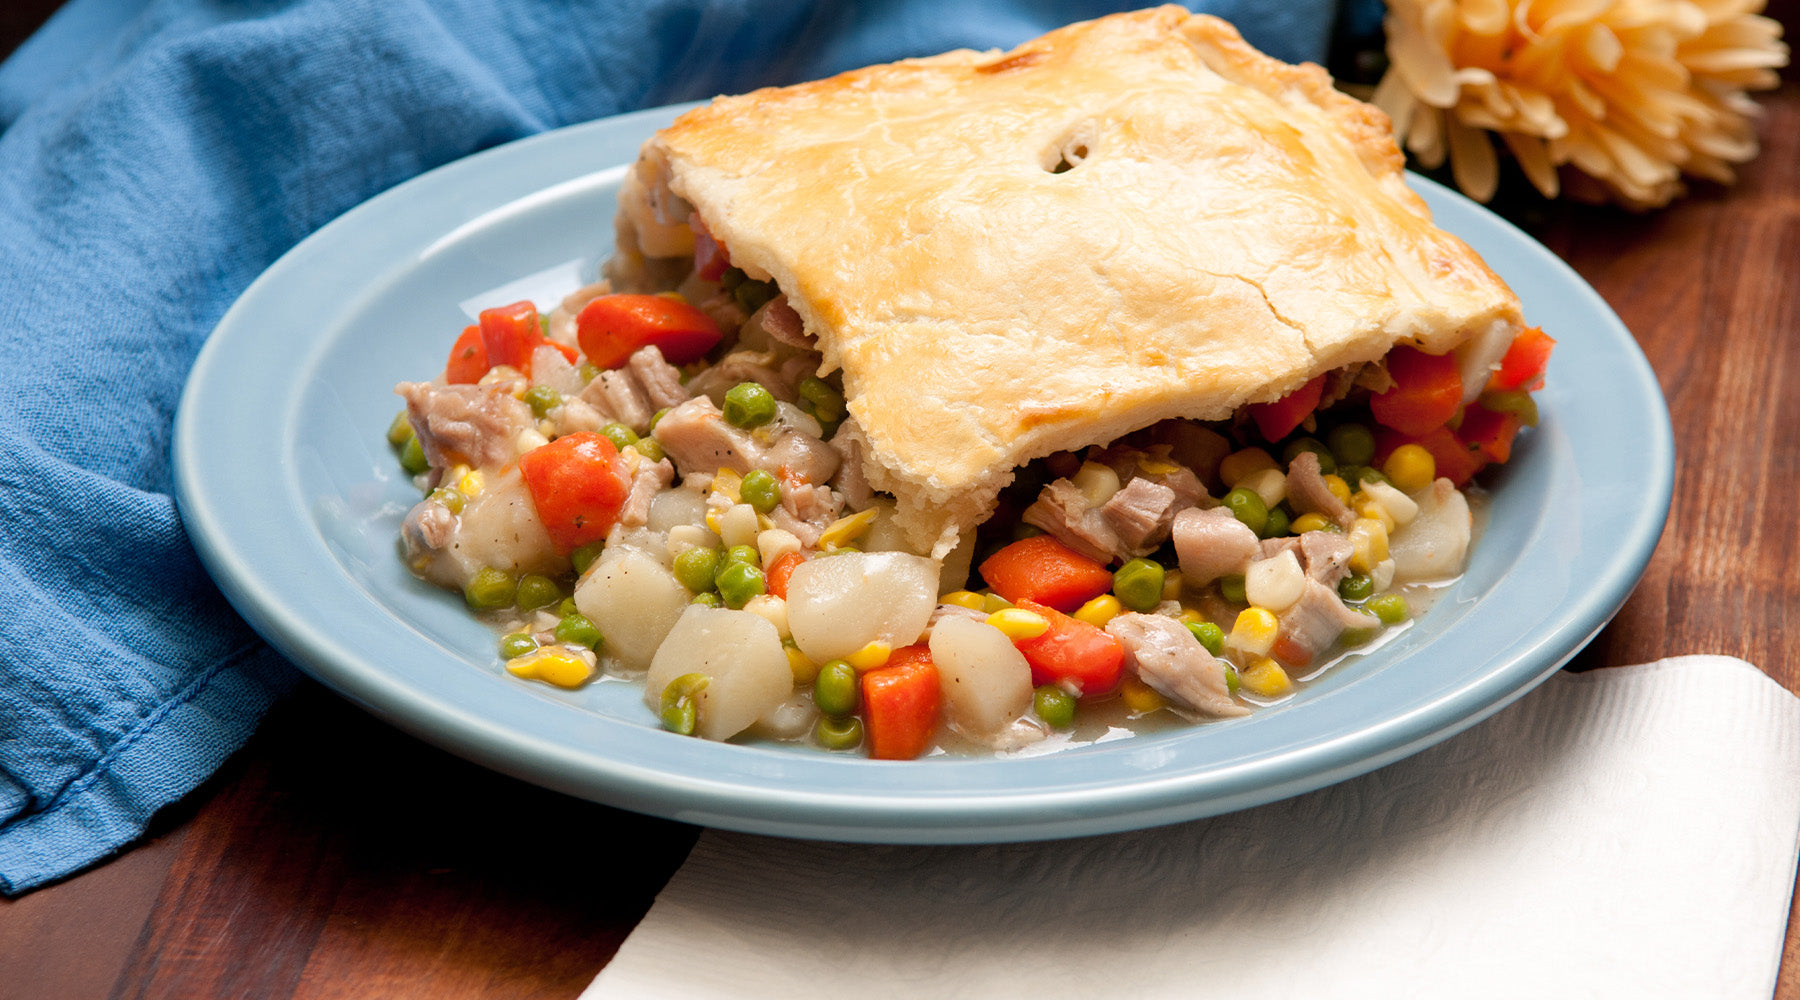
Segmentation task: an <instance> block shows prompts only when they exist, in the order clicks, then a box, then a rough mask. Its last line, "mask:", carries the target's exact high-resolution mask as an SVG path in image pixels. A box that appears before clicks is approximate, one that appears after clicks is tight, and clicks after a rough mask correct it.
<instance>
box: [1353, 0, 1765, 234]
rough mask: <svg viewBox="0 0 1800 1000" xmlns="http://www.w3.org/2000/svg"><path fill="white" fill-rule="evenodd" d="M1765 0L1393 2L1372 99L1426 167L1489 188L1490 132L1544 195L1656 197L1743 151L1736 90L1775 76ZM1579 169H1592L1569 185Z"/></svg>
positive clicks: (1741, 95) (1724, 168)
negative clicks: (1565, 171) (1383, 71)
mask: <svg viewBox="0 0 1800 1000" xmlns="http://www.w3.org/2000/svg"><path fill="white" fill-rule="evenodd" d="M1762 7H1763V0H1460V2H1459V0H1390V3H1389V7H1388V17H1387V32H1388V56H1389V59H1390V68H1389V69H1388V72H1387V75H1386V76H1384V77H1382V80H1381V83H1380V85H1379V86H1377V87H1376V89H1375V97H1374V100H1375V103H1376V104H1377V105H1379V106H1380V107H1381V108H1382V109H1383V110H1384V111H1386V112H1387V113H1388V114H1389V115H1390V116H1391V117H1392V118H1393V119H1394V130H1395V133H1396V134H1397V135H1400V136H1402V137H1403V138H1404V139H1405V142H1406V147H1407V148H1408V149H1409V150H1411V151H1412V152H1413V153H1414V154H1415V155H1417V156H1418V157H1419V160H1420V162H1422V163H1423V164H1425V165H1426V166H1427V167H1436V166H1438V165H1440V164H1442V163H1443V162H1444V157H1445V155H1446V153H1448V155H1449V157H1450V163H1451V169H1452V171H1453V173H1454V174H1455V177H1456V183H1457V185H1458V186H1459V187H1461V188H1462V189H1463V190H1464V191H1465V192H1467V193H1469V194H1470V195H1472V196H1473V197H1476V198H1479V199H1481V200H1483V201H1486V200H1487V199H1488V198H1490V197H1492V196H1493V194H1494V188H1495V185H1496V184H1497V183H1498V177H1499V174H1498V167H1497V164H1496V160H1495V154H1494V147H1493V142H1492V140H1491V139H1490V138H1489V137H1488V136H1487V135H1485V134H1484V133H1485V132H1493V133H1495V134H1497V135H1498V136H1499V137H1500V140H1501V141H1502V142H1504V143H1505V144H1506V147H1507V149H1508V150H1510V151H1511V153H1512V155H1513V156H1514V158H1516V159H1517V160H1518V162H1519V165H1520V166H1521V167H1522V168H1523V169H1524V172H1525V175H1526V176H1527V177H1529V178H1530V179H1531V182H1532V183H1533V184H1534V185H1536V186H1537V188H1538V190H1539V191H1542V192H1543V193H1544V196H1545V197H1555V196H1556V194H1557V193H1558V191H1559V190H1560V183H1559V177H1558V171H1559V168H1562V167H1565V166H1569V167H1573V168H1574V169H1575V170H1577V171H1579V174H1571V175H1570V176H1569V180H1570V182H1571V183H1570V187H1571V193H1572V194H1577V195H1594V194H1599V195H1602V196H1605V197H1610V198H1612V199H1613V200H1615V201H1618V202H1620V203H1622V204H1625V205H1628V206H1631V207H1633V208H1653V207H1656V206H1660V205H1664V204H1667V203H1668V201H1669V199H1671V198H1673V197H1675V196H1676V195H1677V194H1679V193H1680V192H1681V190H1682V186H1681V177H1682V175H1683V174H1684V173H1685V174H1689V175H1692V176H1697V177H1706V178H1711V179H1713V180H1717V181H1720V182H1723V183H1730V182H1731V181H1732V180H1733V179H1734V174H1733V172H1732V165H1733V164H1737V163H1743V162H1745V161H1747V160H1749V159H1750V158H1751V157H1752V156H1755V155H1756V151H1757V145H1756V133H1755V130H1754V128H1753V126H1752V123H1751V118H1752V117H1753V116H1754V115H1755V114H1756V110H1757V109H1756V105H1755V103H1754V102H1753V101H1751V100H1750V98H1749V97H1748V96H1746V94H1745V92H1746V91H1749V90H1762V89H1767V88H1770V87H1773V86H1775V85H1776V84H1777V83H1778V82H1779V81H1778V79H1777V76H1776V73H1775V70H1776V68H1778V67H1780V66H1784V65H1786V63H1787V58H1788V49H1787V46H1786V45H1785V44H1784V43H1783V42H1782V41H1781V26H1780V25H1779V24H1778V23H1776V22H1775V21H1772V20H1770V19H1769V18H1766V17H1762V16H1760V15H1759V14H1758V11H1760V10H1761V9H1762ZM1580 175H1586V177H1588V178H1592V180H1593V181H1597V182H1598V185H1594V184H1592V183H1591V182H1590V183H1587V184H1586V187H1587V188H1589V189H1592V188H1596V187H1597V188H1598V190H1597V191H1595V190H1578V189H1577V188H1578V184H1579V183H1580V182H1581V180H1582V178H1581V176H1580Z"/></svg>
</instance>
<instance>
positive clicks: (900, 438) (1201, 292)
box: [646, 6, 1519, 556]
mask: <svg viewBox="0 0 1800 1000" xmlns="http://www.w3.org/2000/svg"><path fill="white" fill-rule="evenodd" d="M646 161H647V162H651V163H655V164H657V165H658V166H659V167H661V165H662V164H663V163H666V164H667V167H666V169H667V183H668V185H669V187H670V189H671V190H672V191H673V192H674V193H675V194H677V195H680V196H681V197H682V198H684V199H685V200H686V201H688V202H689V203H691V204H692V205H693V206H694V208H695V210H696V211H697V212H698V213H699V215H700V216H701V218H702V219H703V220H704V222H705V224H706V226H707V227H708V228H709V229H710V230H711V232H712V233H713V234H714V235H715V236H716V237H717V238H718V239H719V240H720V241H721V242H722V243H724V244H725V246H726V247H727V248H728V249H729V252H730V255H731V259H732V261H733V263H734V264H735V265H737V266H739V267H742V268H745V269H746V270H747V271H749V272H750V273H751V274H752V275H753V276H756V277H761V276H763V275H764V274H766V275H768V276H770V277H772V278H773V279H774V280H775V281H776V282H777V283H778V284H779V285H780V287H781V288H782V290H784V291H785V292H786V293H787V294H788V301H789V302H790V303H791V304H792V305H793V307H794V308H795V310H797V311H798V312H799V314H800V316H801V318H802V319H803V320H804V321H805V324H806V328H807V330H808V332H810V333H811V334H813V335H814V336H816V337H817V340H818V347H819V349H820V351H821V352H822V353H823V355H824V370H826V371H829V370H832V369H837V368H841V369H842V371H843V380H844V389H845V396H846V398H847V400H848V404H849V411H850V414H851V415H852V416H853V417H854V423H855V427H854V428H853V431H857V432H860V434H861V435H862V436H863V438H864V439H865V441H866V445H867V446H866V447H865V448H864V449H863V455H864V457H865V465H866V469H865V473H866V475H867V477H868V479H869V481H870V483H871V485H873V486H874V487H875V488H877V489H881V490H886V491H888V492H891V493H892V494H893V495H894V496H895V498H896V500H897V502H898V517H899V521H900V524H901V526H902V527H903V528H904V529H905V530H906V532H907V534H908V536H909V538H910V539H911V540H912V542H913V543H914V544H915V545H917V546H919V547H920V548H921V549H922V550H923V549H927V548H931V549H935V550H936V553H937V554H938V555H939V556H941V555H943V553H944V552H945V551H947V549H948V547H949V545H950V544H952V543H954V541H955V540H956V538H957V537H958V535H959V533H964V532H967V531H968V529H970V528H972V527H973V526H974V525H975V524H977V523H978V522H979V521H981V520H982V519H983V518H984V517H986V515H987V512H988V511H989V509H990V507H991V505H992V503H993V501H994V498H995V495H996V494H997V492H998V491H999V490H1000V489H1001V488H1002V487H1003V486H1004V485H1005V484H1006V483H1007V482H1009V481H1010V479H1011V476H1012V473H1013V470H1014V468H1015V467H1016V466H1019V465H1021V464H1023V463H1024V462H1026V461H1029V460H1030V459H1032V458H1035V457H1039V456H1042V455H1046V454H1049V453H1051V452H1054V451H1058V450H1062V449H1072V448H1079V447H1083V446H1086V445H1090V444H1099V443H1104V442H1108V441H1111V440H1113V439H1114V438H1117V437H1119V436H1121V435H1123V434H1125V433H1127V432H1129V431H1132V430H1135V429H1138V428H1142V427H1145V426H1148V425H1150V424H1152V423H1155V422H1157V421H1159V420H1163V419H1165V418H1169V417H1189V418H1194V419H1199V420H1217V419H1223V418H1227V417H1230V416H1231V415H1232V413H1233V412H1234V411H1236V410H1237V409H1238V408H1239V407H1240V406H1242V405H1243V404H1245V403H1251V402H1266V401H1270V400H1274V399H1278V398H1280V397H1281V396H1283V395H1285V394H1287V393H1288V392H1290V391H1292V390H1294V389H1295V388H1297V387H1299V386H1300V385H1302V384H1304V383H1306V382H1307V381H1308V380H1310V379H1312V378H1313V377H1314V376H1316V375H1319V374H1321V373H1324V372H1327V371H1331V370H1333V369H1337V368H1340V367H1342V366H1345V365H1348V364H1352V363H1356V362H1366V361H1372V360H1375V359H1379V358H1381V357H1382V356H1384V355H1385V354H1386V353H1387V351H1388V350H1389V349H1390V348H1391V347H1392V346H1393V345H1395V344H1402V343H1407V344H1414V345H1417V346H1419V347H1421V348H1422V349H1423V350H1425V351H1427V352H1430V353H1444V352H1446V351H1449V350H1451V349H1453V348H1455V347H1456V346H1458V345H1459V344H1460V343H1462V342H1464V341H1465V340H1467V339H1469V338H1471V337H1473V336H1477V335H1479V334H1480V333H1481V332H1482V331H1484V330H1491V329H1492V328H1493V326H1494V324H1496V323H1502V324H1509V325H1510V326H1511V327H1513V328H1517V326H1518V325H1519V303H1518V300H1517V298H1516V297H1515V296H1514V295H1513V293H1512V292H1511V291H1510V290H1509V289H1508V288H1507V287H1506V285H1505V284H1504V283H1503V282H1501V281H1500V279H1499V278H1498V277H1496V276H1495V275H1494V274H1493V272H1492V271H1490V270H1489V269H1488V267H1487V266H1486V265H1485V264H1483V263H1482V261H1481V260H1480V258H1478V257H1477V256H1476V255H1475V253H1474V252H1473V251H1471V250H1470V249H1469V248H1468V247H1467V246H1466V245H1464V244H1463V243H1462V241H1460V240H1458V239H1456V238H1455V237H1453V236H1451V235H1449V234H1448V233H1445V232H1443V231H1441V230H1439V229H1438V228H1436V227H1435V226H1434V225H1432V223H1431V218H1430V213H1429V211H1428V210H1427V209H1426V207H1425V204H1424V203H1423V202H1422V201H1421V200H1420V199H1419V198H1418V196H1416V195H1415V194H1413V193H1412V192H1411V191H1410V190H1409V189H1408V188H1407V187H1406V185H1405V183H1404V181H1403V179H1402V165H1403V164H1402V158H1401V155H1400V152H1399V150H1398V149H1397V148H1396V147H1395V144H1394V141H1393V138H1392V135H1391V132H1390V129H1389V124H1388V121H1387V119H1386V117H1385V116H1384V115H1382V113H1381V112H1380V111H1378V110H1376V109H1375V108H1373V107H1371V106H1369V105H1366V104H1363V103H1361V102H1359V101H1356V100H1354V99H1352V98H1350V97H1347V96H1345V95H1343V94H1340V93H1339V92H1337V91H1336V90H1334V89H1333V88H1332V85H1331V80H1330V78H1329V77H1328V76H1327V75H1326V73H1325V72H1324V70H1322V69H1320V68H1319V67H1317V66H1314V65H1310V64H1303V65H1298V66H1294V65H1288V64H1285V63H1282V62H1279V61H1276V60H1274V59H1271V58H1269V57H1267V56H1264V55H1262V54H1261V53H1259V52H1257V51H1256V50H1255V49H1253V48H1251V47H1250V46H1249V45H1248V44H1246V43H1245V42H1244V41H1243V39H1242V38H1241V37H1240V36H1239V35H1238V33H1237V31H1236V30H1235V29H1234V28H1232V27H1231V26H1230V25H1229V24H1227V23H1225V22H1224V21H1220V20H1218V19H1216V18H1212V17H1207V16H1203V15H1190V14H1189V13H1188V12H1187V11H1185V10H1183V9H1182V8H1179V7H1173V6H1170V7H1161V8H1157V9H1152V10H1145V11H1138V12H1135V13H1130V14H1121V15H1115V16H1112V17H1107V18H1102V19H1100V20H1096V21H1090V22H1085V23H1081V24H1075V25H1071V26H1069V27H1066V28H1063V29H1061V30H1058V31H1054V32H1051V33H1050V34H1048V35H1045V36H1043V37H1042V38H1039V39H1037V40H1035V41H1032V42H1028V43H1026V44H1024V45H1022V46H1020V47H1018V48H1016V49H1014V50H1012V51H1011V52H1006V53H998V52H972V51H956V52H949V53H946V54H944V55H941V56H936V57H932V58H928V59H915V60H907V61H903V62H899V63H894V64H891V65H884V66H873V67H869V68H867V69H862V70H857V71H854V72H850V73H845V74H842V75H840V76H836V77H832V78H830V79H827V80H821V81H818V82H815V83H807V84H802V85H799V86H794V87H785V88H780V89H767V90H760V91H756V92H754V93H751V94H747V95H744V96H741V97H726V98H720V99H719V100H717V101H714V102H713V103H712V104H710V105H708V106H705V107H702V108H699V109H697V110H694V111H691V112H689V113H687V114H685V115H683V116H681V118H679V119H678V120H677V121H676V122H675V123H674V124H673V125H672V126H671V127H669V128H668V129H666V130H664V131H662V132H661V133H659V134H658V135H657V136H655V137H654V138H653V139H652V140H651V141H650V143H649V144H648V146H647V147H646Z"/></svg>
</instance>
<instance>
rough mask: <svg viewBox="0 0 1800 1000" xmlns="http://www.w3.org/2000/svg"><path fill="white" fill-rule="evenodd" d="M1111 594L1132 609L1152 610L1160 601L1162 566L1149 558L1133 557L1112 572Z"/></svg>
mask: <svg viewBox="0 0 1800 1000" xmlns="http://www.w3.org/2000/svg"><path fill="white" fill-rule="evenodd" d="M1112 589H1113V596H1115V597H1117V598H1118V599H1119V603H1120V604H1123V605H1125V606H1126V607H1127V608H1130V609H1131V610H1133V611H1154V610H1156V606H1157V605H1158V604H1161V603H1162V592H1163V568H1162V565H1161V564H1160V563H1157V562H1153V561H1151V560H1149V559H1133V560H1131V561H1129V562H1127V563H1126V564H1125V565H1123V566H1120V567H1119V569H1118V571H1117V572H1115V573H1113V586H1112Z"/></svg>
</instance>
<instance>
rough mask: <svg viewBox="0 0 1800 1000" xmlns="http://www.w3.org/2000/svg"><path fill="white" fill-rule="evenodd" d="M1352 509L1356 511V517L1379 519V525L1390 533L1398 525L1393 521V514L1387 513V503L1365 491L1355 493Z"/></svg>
mask: <svg viewBox="0 0 1800 1000" xmlns="http://www.w3.org/2000/svg"><path fill="white" fill-rule="evenodd" d="M1352 509H1354V510H1355V511H1356V516H1358V517H1366V518H1372V519H1374V520H1377V521H1380V522H1381V526H1382V527H1383V528H1386V529H1387V532H1388V534H1390V535H1391V534H1393V533H1394V529H1395V528H1397V527H1399V525H1397V524H1395V523H1394V515H1392V514H1389V513H1388V509H1387V504H1384V503H1382V502H1381V501H1380V500H1377V499H1375V498H1374V497H1372V496H1370V495H1368V494H1367V493H1358V494H1357V495H1356V503H1355V505H1354V506H1353V508H1352Z"/></svg>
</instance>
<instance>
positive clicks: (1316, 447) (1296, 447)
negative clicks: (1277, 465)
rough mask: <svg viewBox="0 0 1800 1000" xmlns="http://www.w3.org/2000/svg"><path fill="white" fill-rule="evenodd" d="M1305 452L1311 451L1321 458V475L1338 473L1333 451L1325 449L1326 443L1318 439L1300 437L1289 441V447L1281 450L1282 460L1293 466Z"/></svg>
mask: <svg viewBox="0 0 1800 1000" xmlns="http://www.w3.org/2000/svg"><path fill="white" fill-rule="evenodd" d="M1303 451H1310V452H1312V453H1313V454H1315V455H1317V456H1319V473H1320V474H1321V475H1330V474H1331V473H1333V472H1336V471H1337V459H1335V458H1333V457H1332V456H1331V449H1330V448H1327V447H1325V444H1324V442H1322V441H1320V440H1319V439H1318V438H1312V437H1299V438H1295V439H1294V440H1292V441H1289V442H1288V446H1287V447H1286V448H1283V449H1281V460H1282V461H1283V462H1286V463H1288V464H1289V465H1292V464H1293V462H1294V459H1296V458H1299V457H1300V453H1301V452H1303Z"/></svg>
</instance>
